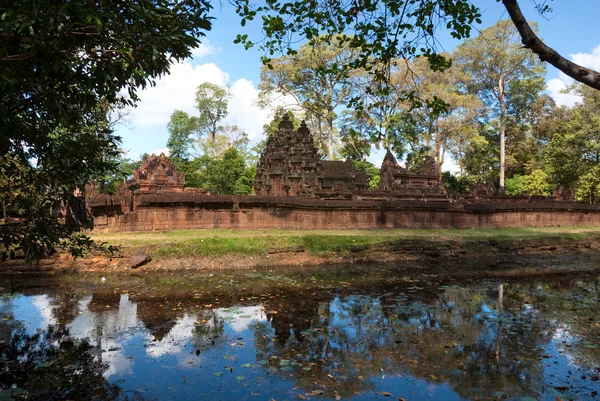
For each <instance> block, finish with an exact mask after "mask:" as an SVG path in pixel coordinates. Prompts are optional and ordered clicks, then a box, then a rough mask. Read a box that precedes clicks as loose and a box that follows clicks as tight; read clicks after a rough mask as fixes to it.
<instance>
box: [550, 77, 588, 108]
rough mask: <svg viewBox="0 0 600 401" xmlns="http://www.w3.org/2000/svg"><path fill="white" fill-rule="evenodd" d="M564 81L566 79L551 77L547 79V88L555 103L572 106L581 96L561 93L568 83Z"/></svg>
mask: <svg viewBox="0 0 600 401" xmlns="http://www.w3.org/2000/svg"><path fill="white" fill-rule="evenodd" d="M565 81H567V80H563V79H559V78H553V79H551V80H550V81H548V83H547V88H548V91H549V92H550V96H551V97H552V98H553V99H554V101H555V102H556V104H557V105H559V106H567V107H573V106H574V105H575V103H577V102H579V101H581V96H577V95H571V94H568V93H563V91H564V90H565V89H566V88H567V85H568V83H565Z"/></svg>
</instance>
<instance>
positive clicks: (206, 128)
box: [196, 82, 231, 143]
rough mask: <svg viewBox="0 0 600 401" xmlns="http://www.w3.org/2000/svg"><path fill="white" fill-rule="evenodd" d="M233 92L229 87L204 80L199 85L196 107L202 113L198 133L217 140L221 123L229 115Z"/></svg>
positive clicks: (199, 118)
mask: <svg viewBox="0 0 600 401" xmlns="http://www.w3.org/2000/svg"><path fill="white" fill-rule="evenodd" d="M230 97H231V93H230V92H229V88H228V87H222V86H220V85H216V84H213V83H210V82H204V83H201V84H200V85H198V90H197V91H196V109H198V111H199V113H200V115H199V117H198V120H197V122H198V124H197V126H198V133H199V135H206V136H209V137H210V138H211V140H212V141H213V143H214V142H215V141H216V135H217V133H218V132H219V129H220V127H219V123H220V121H222V120H223V119H224V118H225V117H227V105H228V104H229V98H230Z"/></svg>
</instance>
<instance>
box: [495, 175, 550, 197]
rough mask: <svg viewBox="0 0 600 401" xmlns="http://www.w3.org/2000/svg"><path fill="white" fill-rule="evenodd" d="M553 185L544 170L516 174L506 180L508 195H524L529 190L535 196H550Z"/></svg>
mask: <svg viewBox="0 0 600 401" xmlns="http://www.w3.org/2000/svg"><path fill="white" fill-rule="evenodd" d="M551 191H552V185H551V184H550V183H548V175H547V174H546V173H545V172H544V171H542V170H533V171H532V172H531V174H528V175H519V174H516V175H514V176H513V177H512V178H509V179H507V180H506V186H505V192H506V194H507V195H522V194H523V193H524V192H528V193H529V194H530V195H534V196H549V195H550V193H551Z"/></svg>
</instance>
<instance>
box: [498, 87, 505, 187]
mask: <svg viewBox="0 0 600 401" xmlns="http://www.w3.org/2000/svg"><path fill="white" fill-rule="evenodd" d="M498 88H499V94H500V190H501V191H502V192H503V191H504V169H505V158H504V154H505V143H504V140H505V133H506V131H505V128H506V127H505V121H504V120H505V118H506V116H505V114H506V104H505V102H504V100H505V99H504V78H503V77H501V78H500V81H499V82H498Z"/></svg>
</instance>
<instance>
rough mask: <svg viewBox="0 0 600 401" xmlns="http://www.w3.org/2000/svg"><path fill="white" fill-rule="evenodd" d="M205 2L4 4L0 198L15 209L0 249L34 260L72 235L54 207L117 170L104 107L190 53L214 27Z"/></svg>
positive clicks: (130, 97) (0, 226)
mask: <svg viewBox="0 0 600 401" xmlns="http://www.w3.org/2000/svg"><path fill="white" fill-rule="evenodd" d="M210 8H211V5H210V3H209V2H208V1H205V0H195V1H190V2H180V1H175V0H148V1H144V2H143V5H141V4H139V3H137V2H115V1H107V0H100V1H90V0H81V1H76V2H47V1H43V2H39V1H34V0H22V1H10V2H3V4H2V6H1V10H0V17H1V18H0V76H1V77H2V80H0V121H1V123H0V165H1V167H0V173H1V174H2V176H1V177H0V186H1V188H0V194H2V195H1V196H2V203H4V204H6V203H10V210H11V213H15V214H13V215H12V216H9V217H10V218H11V219H13V220H11V221H10V222H9V221H7V220H4V221H2V222H0V237H1V238H2V240H3V244H4V245H3V246H4V250H5V251H6V250H7V249H13V248H21V249H27V254H28V255H30V256H32V257H38V256H40V255H42V254H44V253H47V252H52V251H54V250H55V248H56V247H59V246H61V241H63V240H64V239H65V238H67V237H69V236H70V234H71V233H72V230H73V229H74V228H76V227H69V226H68V225H66V224H63V223H61V221H63V220H57V217H60V216H59V213H58V212H57V211H58V210H60V209H61V208H60V205H65V203H66V202H67V201H68V200H69V198H70V197H71V196H72V193H73V190H74V189H75V188H77V187H80V188H81V187H83V185H84V184H85V183H86V182H87V181H89V180H90V179H93V178H96V177H102V176H104V175H106V174H107V173H109V172H110V171H114V168H115V167H116V163H115V161H114V158H115V157H116V156H117V154H118V152H117V145H118V143H119V140H120V139H119V138H118V137H116V136H115V135H114V134H113V133H112V125H111V122H110V121H109V118H108V114H109V112H111V111H112V110H114V109H115V108H119V107H122V106H123V105H124V104H129V105H132V104H134V103H135V102H136V101H137V100H138V97H137V95H136V91H137V90H139V89H143V88H145V87H146V86H147V85H149V84H152V83H153V82H154V78H156V77H157V76H160V75H162V74H166V73H168V72H169V68H170V65H171V63H173V62H176V61H180V60H183V59H185V58H186V57H189V56H190V55H191V49H192V48H194V47H196V46H198V44H199V38H200V37H202V36H203V35H204V32H205V31H207V30H209V29H210V27H211V24H210V17H208V15H207V12H208V11H209V10H210ZM53 211H54V213H53ZM83 245H85V244H83Z"/></svg>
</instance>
